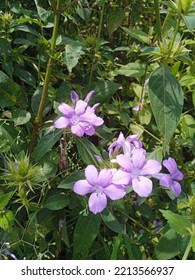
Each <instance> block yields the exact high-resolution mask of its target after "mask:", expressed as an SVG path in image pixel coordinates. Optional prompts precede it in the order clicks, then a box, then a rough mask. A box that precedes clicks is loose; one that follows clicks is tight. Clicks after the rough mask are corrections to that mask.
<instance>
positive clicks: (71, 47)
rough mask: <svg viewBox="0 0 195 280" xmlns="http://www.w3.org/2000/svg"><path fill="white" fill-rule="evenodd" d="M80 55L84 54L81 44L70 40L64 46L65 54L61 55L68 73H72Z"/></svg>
mask: <svg viewBox="0 0 195 280" xmlns="http://www.w3.org/2000/svg"><path fill="white" fill-rule="evenodd" d="M82 54H84V52H83V50H82V44H81V43H79V42H77V41H73V40H72V41H71V42H70V43H68V44H66V46H65V53H62V58H63V59H64V62H65V64H66V66H67V68H68V71H69V72H72V69H73V68H74V67H75V66H76V65H77V63H78V62H79V58H80V57H81V55H82Z"/></svg>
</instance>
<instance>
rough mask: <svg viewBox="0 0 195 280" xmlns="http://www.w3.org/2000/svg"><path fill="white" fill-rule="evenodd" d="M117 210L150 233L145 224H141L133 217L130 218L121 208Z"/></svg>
mask: <svg viewBox="0 0 195 280" xmlns="http://www.w3.org/2000/svg"><path fill="white" fill-rule="evenodd" d="M119 211H120V212H121V214H123V215H124V216H125V217H127V218H128V219H129V220H131V221H132V222H133V223H134V224H136V225H138V226H139V227H140V228H142V229H144V230H145V231H147V232H148V233H150V234H151V231H150V230H149V229H148V228H146V227H145V226H143V225H142V224H140V223H139V222H138V221H136V220H135V219H134V218H132V217H131V216H129V215H128V214H127V213H125V212H124V211H123V210H122V209H119Z"/></svg>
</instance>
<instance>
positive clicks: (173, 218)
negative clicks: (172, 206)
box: [160, 210, 192, 235]
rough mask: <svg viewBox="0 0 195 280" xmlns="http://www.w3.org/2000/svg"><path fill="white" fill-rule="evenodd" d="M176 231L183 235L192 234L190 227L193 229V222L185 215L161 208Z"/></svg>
mask: <svg viewBox="0 0 195 280" xmlns="http://www.w3.org/2000/svg"><path fill="white" fill-rule="evenodd" d="M160 211H161V212H162V214H163V216H164V217H165V219H167V221H168V223H169V225H170V226H171V227H172V229H173V230H174V231H176V232H177V233H179V234H182V235H190V233H189V230H188V229H192V223H191V222H190V221H189V220H188V219H187V218H185V217H183V216H181V215H178V214H175V213H173V212H171V211H169V210H160Z"/></svg>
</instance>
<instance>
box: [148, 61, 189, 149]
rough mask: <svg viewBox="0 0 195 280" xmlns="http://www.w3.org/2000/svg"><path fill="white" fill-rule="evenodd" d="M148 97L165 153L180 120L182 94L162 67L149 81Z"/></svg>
mask: <svg viewBox="0 0 195 280" xmlns="http://www.w3.org/2000/svg"><path fill="white" fill-rule="evenodd" d="M149 97H150V103H151V107H152V111H153V114H154V117H155V120H156V124H157V127H158V130H159V131H160V133H161V135H162V139H163V150H164V152H165V151H166V147H167V146H168V144H169V142H170V140H171V137H172V136H173V134H174V132H175V129H176V127H177V125H178V122H179V120H180V116H181V113H182V109H183V100H184V94H183V91H182V88H181V86H180V84H179V83H178V81H177V80H176V78H175V77H174V76H173V75H172V74H171V72H170V71H169V70H168V68H166V67H165V66H164V65H161V66H160V67H159V68H158V69H157V70H155V71H154V72H153V73H152V75H151V77H150V79H149Z"/></svg>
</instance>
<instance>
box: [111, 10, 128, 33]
mask: <svg viewBox="0 0 195 280" xmlns="http://www.w3.org/2000/svg"><path fill="white" fill-rule="evenodd" d="M124 18H125V12H124V10H123V9H122V8H121V7H117V8H113V9H111V10H110V12H109V14H108V21H107V29H108V34H109V37H110V36H111V35H112V33H113V32H114V31H115V30H116V29H117V28H118V27H119V26H120V25H121V24H122V23H123V20H124Z"/></svg>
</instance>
